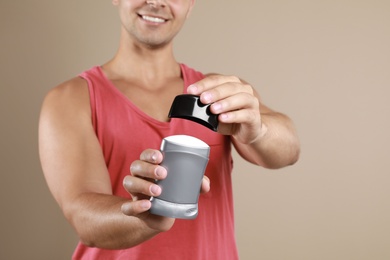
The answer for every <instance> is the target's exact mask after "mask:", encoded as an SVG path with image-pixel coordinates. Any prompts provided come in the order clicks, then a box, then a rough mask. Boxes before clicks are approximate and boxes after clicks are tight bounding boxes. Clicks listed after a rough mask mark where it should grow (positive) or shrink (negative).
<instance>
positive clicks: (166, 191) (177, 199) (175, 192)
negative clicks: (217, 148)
mask: <svg viewBox="0 0 390 260" xmlns="http://www.w3.org/2000/svg"><path fill="white" fill-rule="evenodd" d="M160 149H161V152H162V153H163V161H162V163H161V166H163V167H164V168H165V169H166V170H167V172H168V175H167V177H166V178H165V179H164V180H158V181H157V185H159V186H160V187H161V190H162V192H161V194H160V196H158V197H152V198H151V203H152V207H151V209H150V212H151V213H152V214H155V215H160V216H165V217H171V218H181V219H194V218H196V216H197V215H198V199H199V193H200V189H201V184H202V179H203V175H204V172H205V169H206V166H207V163H208V160H209V153H210V147H209V146H208V145H207V144H206V143H205V142H203V141H202V140H200V139H197V138H195V137H192V136H187V135H173V136H169V137H166V138H164V139H163V140H162V143H161V148H160Z"/></svg>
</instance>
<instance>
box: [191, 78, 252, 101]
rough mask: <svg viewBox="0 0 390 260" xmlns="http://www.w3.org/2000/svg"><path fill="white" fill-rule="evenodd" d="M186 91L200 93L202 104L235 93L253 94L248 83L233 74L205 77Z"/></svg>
mask: <svg viewBox="0 0 390 260" xmlns="http://www.w3.org/2000/svg"><path fill="white" fill-rule="evenodd" d="M187 92H188V93H189V94H194V95H200V100H201V102H202V103H204V104H211V103H213V102H216V101H219V100H222V99H225V98H227V97H229V96H232V95H235V94H237V93H248V94H250V95H253V89H252V87H251V86H250V85H249V84H246V83H244V82H242V81H241V80H240V79H239V78H237V77H235V76H222V75H213V76H209V77H206V78H204V79H202V80H200V81H198V82H196V83H195V84H193V85H191V86H189V87H188V88H187Z"/></svg>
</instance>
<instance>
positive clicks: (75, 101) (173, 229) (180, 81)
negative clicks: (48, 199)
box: [39, 0, 299, 259]
mask: <svg viewBox="0 0 390 260" xmlns="http://www.w3.org/2000/svg"><path fill="white" fill-rule="evenodd" d="M194 1H195V0H147V1H145V0H112V2H113V4H114V5H115V6H116V7H117V8H118V10H119V15H120V18H121V23H122V27H121V38H120V44H119V48H118V52H117V53H116V55H115V57H114V58H113V59H112V60H110V61H109V62H107V63H105V64H104V65H102V66H97V67H94V68H92V69H90V70H88V71H86V72H84V73H82V74H81V75H80V76H79V77H76V78H73V79H71V80H69V81H67V82H65V83H63V84H61V85H59V86H57V87H56V88H54V89H53V90H51V91H50V92H49V93H48V95H47V96H46V98H45V101H44V103H43V106H42V112H41V118H40V126H39V143H40V156H41V162H42V167H43V171H44V175H45V178H46V180H47V183H48V185H49V188H50V190H51V192H52V194H53V196H54V198H55V199H56V201H57V202H58V204H59V205H60V207H61V209H62V211H63V213H64V215H65V217H66V218H67V219H68V221H69V222H70V223H71V224H72V226H73V227H74V229H75V230H76V232H77V234H78V236H79V237H80V241H81V242H80V243H79V245H78V247H77V249H76V251H75V253H74V255H73V258H74V259H157V258H158V259H237V258H238V253H237V248H236V244H235V240H234V218H233V202H232V185H231V176H230V174H231V171H232V159H231V154H230V146H231V144H233V145H234V147H235V149H236V150H237V151H238V152H239V154H240V155H241V156H242V157H243V158H244V159H246V160H247V161H249V162H251V163H254V164H257V165H260V166H263V167H267V168H280V167H283V166H287V165H291V164H293V163H295V162H296V161H297V159H298V156H299V142H298V138H297V136H296V133H295V131H294V127H293V123H292V122H291V120H290V119H289V118H288V117H287V116H285V115H283V114H281V113H277V112H274V111H273V110H271V109H269V108H268V107H266V106H265V105H263V104H262V103H261V102H260V98H259V95H258V94H257V93H256V91H255V90H254V89H253V88H252V86H250V85H249V84H247V83H245V82H243V81H242V80H240V79H239V78H237V77H233V76H223V75H218V74H212V75H211V74H210V75H203V74H201V73H200V72H197V71H195V70H193V69H191V68H189V67H187V66H186V65H184V64H179V63H178V62H177V61H176V60H175V58H174V55H173V48H172V40H173V38H174V37H175V35H176V34H177V33H178V32H179V31H180V29H181V27H182V25H183V24H184V22H185V20H186V19H187V17H188V16H189V14H190V13H191V10H192V8H193V6H194ZM183 93H189V94H194V95H199V96H200V99H201V102H202V103H204V104H212V105H211V107H210V109H211V111H212V112H213V113H214V114H218V115H219V116H218V119H219V127H218V133H215V132H213V131H211V130H209V129H207V128H205V127H203V126H201V125H199V124H196V123H194V122H191V121H188V120H182V119H171V120H170V119H168V117H167V115H168V111H169V109H170V106H171V104H172V101H173V99H174V97H175V96H177V95H179V94H183ZM173 134H187V135H191V136H195V137H198V138H199V139H201V140H203V141H205V142H206V143H207V144H209V145H210V146H211V153H210V161H209V164H208V166H207V170H206V173H205V177H204V179H203V182H202V187H201V191H202V193H203V194H202V195H201V196H200V199H199V216H198V217H197V219H196V220H175V219H171V218H166V217H161V216H156V215H152V214H150V213H149V209H150V206H151V203H150V201H149V198H150V197H151V196H158V195H159V194H160V193H161V188H160V187H159V186H158V185H156V184H155V183H154V180H156V179H164V178H166V176H167V175H168V174H169V172H167V170H166V169H164V168H163V167H162V166H160V165H159V164H160V163H161V161H162V159H163V155H162V154H161V152H159V151H158V148H159V145H160V143H161V140H162V138H164V137H166V136H168V135H173ZM129 168H130V173H129ZM210 184H211V187H212V188H210Z"/></svg>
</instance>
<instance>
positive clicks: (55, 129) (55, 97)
mask: <svg viewBox="0 0 390 260" xmlns="http://www.w3.org/2000/svg"><path fill="white" fill-rule="evenodd" d="M76 81H77V80H76ZM76 83H77V82H76ZM78 83H80V82H78ZM39 150H40V159H41V164H42V169H43V172H44V176H45V179H46V181H47V184H48V186H49V189H50V191H51V192H52V194H53V196H54V198H55V199H56V201H57V202H58V203H59V205H60V206H61V207H62V208H63V207H65V206H66V204H67V203H68V202H71V201H72V200H73V199H75V198H76V197H78V196H79V195H81V194H82V193H86V192H95V193H103V194H111V193H112V191H111V185H110V180H109V175H108V171H107V167H106V165H105V162H104V158H103V154H102V151H101V148H100V144H99V142H98V140H97V137H96V135H95V132H94V130H93V126H92V123H91V117H90V109H89V97H88V90H87V88H86V87H80V86H79V87H75V86H74V85H72V84H70V85H69V84H68V85H65V86H61V87H59V88H56V89H54V90H52V91H51V92H50V93H49V94H48V95H47V97H46V98H45V101H44V103H43V106H42V111H41V117H40V122H39Z"/></svg>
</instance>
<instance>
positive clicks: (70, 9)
mask: <svg viewBox="0 0 390 260" xmlns="http://www.w3.org/2000/svg"><path fill="white" fill-rule="evenodd" d="M0 32H1V36H0V37H1V38H0V47H1V48H0V62H1V70H0V75H1V89H0V94H1V95H0V113H1V139H0V140H1V143H0V144H1V156H0V158H1V169H2V170H1V172H2V173H1V181H0V203H1V204H0V206H1V207H0V212H1V214H0V219H1V222H0V259H70V256H71V254H72V251H73V248H74V246H75V244H76V241H77V238H76V236H75V234H74V232H73V230H72V229H71V228H70V226H69V225H68V224H67V222H66V221H65V219H64V217H63V216H62V214H61V212H60V210H59V208H58V207H57V205H56V204H55V202H54V200H53V199H52V198H51V196H50V194H49V192H48V189H47V187H46V184H45V182H44V179H43V177H42V173H41V169H40V165H39V161H38V153H37V121H38V113H39V109H40V105H41V102H42V98H43V96H44V94H45V93H46V92H47V91H48V90H49V89H50V88H52V87H54V86H55V85H57V84H58V83H60V82H62V81H64V80H66V79H68V78H70V77H72V76H74V75H76V74H77V73H79V72H81V71H82V70H85V69H88V68H89V67H91V66H93V65H97V64H101V63H103V62H104V61H106V60H107V59H109V58H110V57H111V56H112V55H113V54H114V52H115V51H116V47H117V44H118V32H119V24H118V19H117V15H116V10H115V9H114V8H113V7H111V4H110V1H97V0H83V1H72V0H71V1H52V0H36V1H32V0H30V1H29V0H25V1H1V3H0ZM175 46H176V51H177V58H178V59H179V61H181V62H185V63H187V64H189V65H190V66H193V67H196V68H198V69H199V70H202V71H204V72H220V73H225V74H235V75H238V76H240V77H242V78H244V79H245V80H247V81H249V82H251V83H252V84H253V86H255V88H256V89H257V90H258V91H259V92H260V93H261V95H262V96H263V99H264V101H265V103H267V104H268V105H270V106H271V107H273V108H275V109H277V110H280V111H283V112H285V113H287V114H288V115H290V116H291V117H292V118H293V119H294V121H295V122H296V125H297V128H298V131H299V135H300V138H301V142H302V156H301V159H300V162H299V163H298V164H297V165H295V166H293V167H288V168H285V169H282V170H276V171H271V170H265V169H261V168H257V167H254V166H251V165H249V164H248V163H245V162H243V161H242V160H241V159H240V158H238V157H236V161H235V170H234V181H235V186H234V188H235V205H236V230H237V240H238V245H239V250H240V255H241V258H242V259H267V260H274V259H275V260H284V259H289V260H306V259H307V260H313V259H315V260H328V259H336V260H344V259H353V260H360V259H380V260H382V259H383V260H384V259H390V223H389V221H390V189H389V184H390V175H389V173H390V158H389V154H390V134H389V127H390V117H389V112H390V103H389V98H390V89H389V87H390V50H389V46H390V2H389V1H388V0H354V1H352V0H337V1H336V0H327V1H325V0H323V1H312V0H294V1H291V0H278V1H255V0H253V1H249V0H242V1H231V0H212V1H206V0H199V1H198V3H197V6H196V8H195V10H194V12H193V15H192V16H191V18H190V20H189V21H188V24H187V25H186V26H185V28H184V30H183V31H182V33H181V34H180V35H179V37H178V39H177V43H176V45H175Z"/></svg>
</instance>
